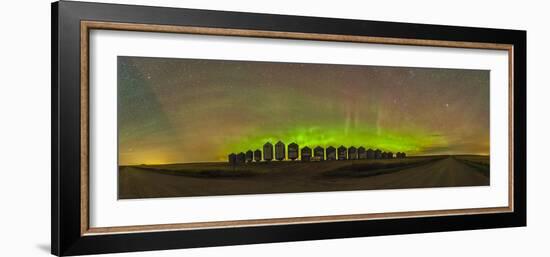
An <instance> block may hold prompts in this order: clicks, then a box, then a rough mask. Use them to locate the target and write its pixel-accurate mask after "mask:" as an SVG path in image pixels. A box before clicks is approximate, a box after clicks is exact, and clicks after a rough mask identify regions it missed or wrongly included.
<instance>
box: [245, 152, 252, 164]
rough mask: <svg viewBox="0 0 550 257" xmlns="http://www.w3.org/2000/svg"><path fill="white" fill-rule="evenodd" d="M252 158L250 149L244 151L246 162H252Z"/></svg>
mask: <svg viewBox="0 0 550 257" xmlns="http://www.w3.org/2000/svg"><path fill="white" fill-rule="evenodd" d="M253 159H254V152H252V150H248V151H246V156H245V160H246V162H252V160H253Z"/></svg>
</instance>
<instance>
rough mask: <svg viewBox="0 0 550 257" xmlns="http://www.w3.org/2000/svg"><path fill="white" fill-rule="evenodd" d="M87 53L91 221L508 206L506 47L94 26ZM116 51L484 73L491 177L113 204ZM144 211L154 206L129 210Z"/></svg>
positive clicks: (126, 222)
mask: <svg viewBox="0 0 550 257" xmlns="http://www.w3.org/2000/svg"><path fill="white" fill-rule="evenodd" d="M227 49H231V51H227ZM90 56H91V59H90V124H91V128H92V129H91V132H90V133H91V134H90V139H91V140H90V226H92V227H109V226H130V225H149V224H169V223H183V222H204V221H222V220H245V219H268V218H288V217H304V216H325V215H344V214H365V213H384V212H404V211H421V210H445V209H447V210H448V209H466V208H483V207H503V206H508V163H507V160H508V129H507V128H508V113H507V112H506V110H508V87H509V85H508V53H507V51H505V50H480V49H457V48H448V47H420V46H397V45H381V44H364V43H343V42H319V41H317V42H315V41H296V40H285V39H267V38H262V39H258V38H243V37H222V36H205V35H181V34H166V33H144V32H121V31H106V30H98V31H92V33H91V35H90ZM117 56H149V57H172V58H174V57H179V58H198V59H225V60H250V61H275V62H295V63H331V64H355V65H383V66H401V67H439V68H467V69H479V70H490V97H491V110H493V112H492V114H491V126H490V127H491V133H490V134H491V164H492V165H491V170H492V171H493V172H492V173H491V184H490V186H477V187H447V188H420V189H401V190H366V191H347V192H321V193H298V194H263V195H239V196H236V195H235V196H217V197H182V198H177V197H174V198H166V199H140V200H118V201H117V198H118V197H117V184H116V183H117V180H118V178H117V174H118V172H117V170H118V163H117V149H118V147H117V112H116V108H117ZM404 56H406V57H405V58H404ZM494 110H501V111H494ZM502 110H504V111H502ZM503 160H504V161H503ZM327 202H330V204H328V205H327V204H326V203H327ZM357 203H361V204H357ZM215 209H219V210H223V211H214V210H215ZM142 210H155V211H154V212H151V213H147V214H144V215H135V214H136V213H141V212H142Z"/></svg>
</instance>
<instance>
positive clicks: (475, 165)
mask: <svg viewBox="0 0 550 257" xmlns="http://www.w3.org/2000/svg"><path fill="white" fill-rule="evenodd" d="M489 181H490V180H489V157H488V156H473V155H467V156H466V155H464V156H429V157H410V158H406V159H392V160H347V161H322V162H301V161H283V162H278V161H273V162H260V163H248V164H243V165H240V166H237V167H232V166H230V165H229V164H228V163H193V164H169V165H136V166H120V167H119V198H121V199H134V198H154V197H182V196H212V195H237V194H266V193H297V192H324V191H346V190H373V189H402V188H429V187H456V186H488V185H489Z"/></svg>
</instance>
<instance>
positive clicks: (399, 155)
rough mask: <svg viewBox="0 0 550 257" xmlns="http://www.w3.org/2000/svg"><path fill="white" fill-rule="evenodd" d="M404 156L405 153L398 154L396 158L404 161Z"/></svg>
mask: <svg viewBox="0 0 550 257" xmlns="http://www.w3.org/2000/svg"><path fill="white" fill-rule="evenodd" d="M403 154H405V153H402V152H397V153H396V154H395V158H397V159H403Z"/></svg>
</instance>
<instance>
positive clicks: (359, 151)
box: [357, 146, 367, 160]
mask: <svg viewBox="0 0 550 257" xmlns="http://www.w3.org/2000/svg"><path fill="white" fill-rule="evenodd" d="M357 159H359V160H364V159H367V151H366V150H365V147H362V146H360V147H359V148H357Z"/></svg>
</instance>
